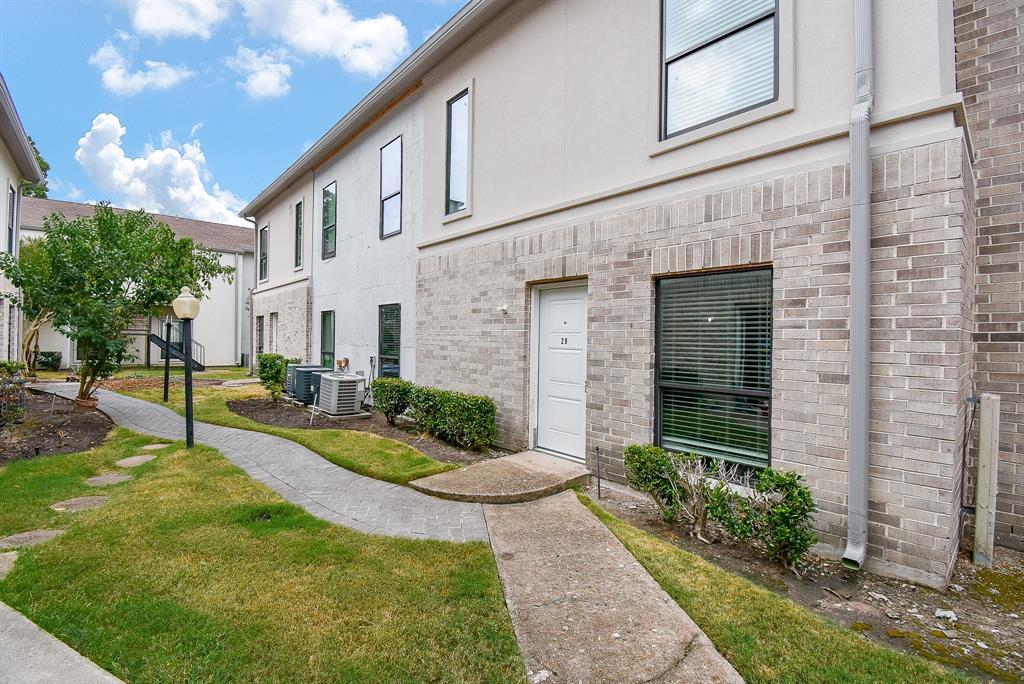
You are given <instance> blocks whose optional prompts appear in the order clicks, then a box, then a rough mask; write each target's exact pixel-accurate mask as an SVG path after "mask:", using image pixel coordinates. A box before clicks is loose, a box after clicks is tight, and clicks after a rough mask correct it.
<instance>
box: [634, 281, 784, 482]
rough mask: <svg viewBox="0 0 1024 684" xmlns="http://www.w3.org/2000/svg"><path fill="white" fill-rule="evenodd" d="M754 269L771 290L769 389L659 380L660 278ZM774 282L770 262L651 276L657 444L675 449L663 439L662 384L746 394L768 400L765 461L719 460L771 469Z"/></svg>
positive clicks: (684, 388)
mask: <svg viewBox="0 0 1024 684" xmlns="http://www.w3.org/2000/svg"><path fill="white" fill-rule="evenodd" d="M754 271H767V272H768V279H769V291H770V297H771V299H770V300H769V301H770V305H769V307H768V311H769V319H768V363H769V365H768V385H769V386H768V389H767V390H749V389H744V388H735V387H728V386H711V385H707V386H705V385H687V384H685V383H663V382H662V380H661V362H662V341H661V340H662V334H663V332H664V331H663V330H662V326H661V315H660V312H661V287H660V284H661V282H662V281H667V280H679V279H682V278H699V277H702V276H711V275H718V274H722V273H749V272H754ZM773 283H774V269H773V267H772V266H771V265H770V264H758V265H754V266H749V267H742V268H719V269H714V270H707V271H697V272H691V273H674V274H669V275H664V276H660V277H657V278H655V279H654V439H653V442H654V444H656V445H657V446H659V447H661V448H663V449H665V450H667V451H672V452H677V451H678V450H677V449H675V448H673V447H672V446H667V445H665V444H664V443H663V441H662V430H661V428H662V420H663V418H662V405H663V402H662V387H663V385H666V386H667V385H672V386H673V387H672V388H673V389H680V390H682V391H687V390H689V391H694V392H703V393H705V394H719V395H725V396H747V397H752V398H757V399H764V400H765V401H767V405H768V409H767V413H768V420H767V427H768V429H767V441H766V446H765V452H766V455H765V460H764V464H763V465H758V466H753V465H749V464H743V463H738V462H737V461H735V460H731V459H722V460H725V461H726V462H727V463H730V464H738V465H739V466H740V468H741V469H743V468H746V469H752V470H755V471H756V470H761V469H763V468H770V467H771V465H772V422H773V421H772V403H773V402H772V388H773V386H774V378H773V375H772V373H773V369H774V364H773V361H774V350H775V309H774V299H775V292H774V290H773V289H772V288H773V286H772V284H773Z"/></svg>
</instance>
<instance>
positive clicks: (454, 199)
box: [444, 89, 469, 215]
mask: <svg viewBox="0 0 1024 684" xmlns="http://www.w3.org/2000/svg"><path fill="white" fill-rule="evenodd" d="M447 128H448V140H447V146H448V152H447V157H446V158H447V162H446V165H445V197H446V200H445V208H444V213H445V214H446V215H447V214H454V213H456V212H459V211H462V210H463V209H465V208H466V203H467V202H468V200H469V197H468V195H469V90H468V89H467V90H463V91H462V92H461V93H459V94H458V95H456V96H455V97H453V98H452V99H451V100H449V101H448V127H447Z"/></svg>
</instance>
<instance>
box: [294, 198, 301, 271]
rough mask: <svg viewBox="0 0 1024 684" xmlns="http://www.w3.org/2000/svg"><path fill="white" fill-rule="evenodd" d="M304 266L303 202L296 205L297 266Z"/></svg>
mask: <svg viewBox="0 0 1024 684" xmlns="http://www.w3.org/2000/svg"><path fill="white" fill-rule="evenodd" d="M301 267H302V202H299V203H297V204H296V205H295V268H301Z"/></svg>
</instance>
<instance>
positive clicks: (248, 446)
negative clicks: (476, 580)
mask: <svg viewBox="0 0 1024 684" xmlns="http://www.w3.org/2000/svg"><path fill="white" fill-rule="evenodd" d="M77 387H78V385H77V384H74V385H71V384H55V383H54V384H50V383H47V386H46V387H39V386H37V387H36V388H35V389H40V390H43V391H49V392H54V393H56V394H58V395H59V396H62V397H66V398H69V399H70V398H74V396H75V393H76V391H77ZM97 397H98V398H99V400H100V409H101V410H102V411H103V412H104V413H106V414H107V415H108V416H110V419H111V420H113V421H114V422H115V423H116V424H117V425H120V426H122V427H126V428H129V429H130V430H134V431H135V432H141V433H143V434H147V435H151V436H154V437H157V438H159V439H169V440H184V439H185V419H184V418H182V417H181V416H180V415H178V414H177V413H175V412H174V411H172V410H171V409H169V408H167V407H164V406H159V405H157V404H153V403H151V402H148V401H143V400H142V399H135V398H134V397H126V396H124V395H122V394H117V393H116V392H109V391H106V390H99V391H98V392H97ZM195 438H196V442H199V443H202V444H206V445H207V446H210V447H213V448H214V449H217V450H218V451H219V452H221V453H222V454H224V456H226V457H227V458H228V460H230V461H231V462H232V463H234V464H235V465H237V466H238V467H240V468H241V469H242V470H244V471H245V472H246V473H248V474H249V475H250V477H252V478H253V479H255V480H258V481H259V482H262V483H263V484H265V485H267V486H268V487H270V488H271V489H273V490H274V491H276V492H277V493H278V494H280V495H281V496H283V497H284V498H285V499H287V500H288V501H291V502H292V503H295V504H298V505H299V506H302V507H303V508H305V509H306V510H307V511H309V512H310V513H312V514H313V515H315V516H317V517H318V518H323V519H324V520H328V521H330V522H333V523H337V524H339V525H344V526H346V527H351V528H353V529H356V530H360V531H362V532H370V533H373V534H385V535H391V536H395V537H410V538H414V539H441V540H445V541H455V542H463V541H474V540H477V541H487V539H488V538H487V526H486V524H485V523H484V515H483V509H482V507H481V506H480V504H474V503H462V502H458V501H445V500H442V499H437V498H434V497H432V496H428V495H426V494H421V493H420V492H417V491H415V490H413V489H410V488H408V487H402V486H400V485H395V484H391V483H389V482H382V481H380V480H374V479H372V478H369V477H364V476H363V475H358V474H356V473H353V472H351V471H349V470H345V469H344V468H341V467H339V466H336V465H334V464H333V463H331V462H330V461H328V460H326V459H324V458H323V457H322V456H319V455H318V454H316V453H315V452H313V451H310V450H309V449H307V448H306V447H304V446H301V445H299V444H296V443H295V442H292V441H290V440H287V439H284V438H281V437H275V436H273V435H268V434H264V433H262V432H251V431H249V430H239V429H237V428H230V427H223V426H220V425H210V424H208V423H200V422H196V424H195Z"/></svg>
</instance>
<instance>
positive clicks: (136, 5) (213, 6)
mask: <svg viewBox="0 0 1024 684" xmlns="http://www.w3.org/2000/svg"><path fill="white" fill-rule="evenodd" d="M131 13H132V26H133V27H135V30H136V31H138V32H139V33H143V34H145V35H149V36H155V37H157V38H167V37H170V36H177V37H181V38H188V37H191V36H198V37H199V38H202V39H203V40H207V39H208V38H209V37H210V36H211V35H213V30H214V28H215V27H216V26H217V24H219V23H221V22H222V21H224V20H225V19H227V18H228V15H229V14H231V3H230V2H229V1H228V0H134V2H132V6H131Z"/></svg>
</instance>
